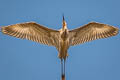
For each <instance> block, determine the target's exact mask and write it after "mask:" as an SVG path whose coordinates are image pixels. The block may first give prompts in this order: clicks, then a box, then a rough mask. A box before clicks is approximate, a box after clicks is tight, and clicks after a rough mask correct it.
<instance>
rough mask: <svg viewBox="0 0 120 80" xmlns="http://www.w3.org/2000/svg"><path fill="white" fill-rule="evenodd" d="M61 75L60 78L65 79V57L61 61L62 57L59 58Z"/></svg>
mask: <svg viewBox="0 0 120 80" xmlns="http://www.w3.org/2000/svg"><path fill="white" fill-rule="evenodd" d="M61 77H62V80H65V59H64V63H63V59H61Z"/></svg>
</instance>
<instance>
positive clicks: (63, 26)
mask: <svg viewBox="0 0 120 80" xmlns="http://www.w3.org/2000/svg"><path fill="white" fill-rule="evenodd" d="M62 28H63V29H67V23H66V21H65V18H64V15H63V23H62Z"/></svg>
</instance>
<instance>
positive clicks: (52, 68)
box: [0, 0, 120, 80]
mask: <svg viewBox="0 0 120 80" xmlns="http://www.w3.org/2000/svg"><path fill="white" fill-rule="evenodd" d="M63 13H64V15H65V20H66V21H67V24H68V28H69V29H73V28H77V27H80V26H82V25H84V24H87V23H89V22H90V21H96V22H100V23H105V24H109V25H113V26H116V27H118V28H120V0H0V26H7V25H10V24H16V23H22V22H29V21H35V22H37V23H39V24H42V25H45V26H47V27H49V28H52V29H60V28H61V26H62V14H63ZM68 53H69V57H68V59H67V62H66V79H67V80H120V34H118V35H117V36H115V37H111V38H107V39H100V40H95V41H92V42H88V43H84V44H81V45H78V46H74V47H70V49H69V51H68ZM57 55H58V52H57V50H56V48H54V47H50V46H46V45H42V44H39V43H36V42H32V41H29V40H22V39H18V38H14V37H11V36H7V35H3V34H2V33H0V80H60V77H61V75H60V74H61V70H60V60H59V59H58V57H57Z"/></svg>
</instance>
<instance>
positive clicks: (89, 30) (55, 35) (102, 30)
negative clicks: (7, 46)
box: [1, 17, 119, 79]
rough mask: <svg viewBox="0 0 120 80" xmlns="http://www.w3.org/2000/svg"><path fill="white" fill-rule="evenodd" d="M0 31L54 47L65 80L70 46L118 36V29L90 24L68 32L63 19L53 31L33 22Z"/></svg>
mask: <svg viewBox="0 0 120 80" xmlns="http://www.w3.org/2000/svg"><path fill="white" fill-rule="evenodd" d="M1 31H2V32H3V33H4V34H7V35H10V36H14V37H17V38H22V39H28V40H32V41H35V42H39V43H41V44H46V45H49V46H55V47H56V48H57V50H58V52H59V54H58V56H59V58H60V59H61V64H62V79H65V60H66V58H67V56H68V53H67V50H68V49H69V47H70V46H74V45H77V44H82V43H85V42H88V41H92V40H96V39H101V38H107V37H111V36H115V35H117V34H118V32H119V29H118V28H116V27H113V26H110V25H107V24H102V23H97V22H90V23H88V24H87V25H84V26H82V27H80V28H77V29H73V30H68V29H67V24H66V22H65V20H64V17H63V26H62V29H60V30H53V29H49V28H47V27H44V26H42V25H39V24H37V23H35V22H28V23H20V24H15V25H9V26H5V27H2V28H1ZM63 60H64V65H63ZM63 75H64V76H63Z"/></svg>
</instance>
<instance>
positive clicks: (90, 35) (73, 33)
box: [69, 22, 119, 46]
mask: <svg viewBox="0 0 120 80" xmlns="http://www.w3.org/2000/svg"><path fill="white" fill-rule="evenodd" d="M69 32H70V35H69V36H70V40H71V41H70V42H71V43H70V45H72V46H74V45H77V44H82V43H85V42H88V41H92V40H96V39H100V38H107V37H111V36H115V35H117V34H118V32H119V29H118V28H116V27H113V26H110V25H107V24H102V23H97V22H91V23H88V24H87V25H84V26H82V27H80V28H77V29H74V30H70V31H69Z"/></svg>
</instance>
